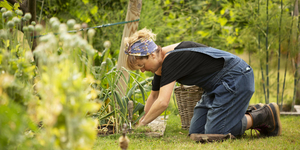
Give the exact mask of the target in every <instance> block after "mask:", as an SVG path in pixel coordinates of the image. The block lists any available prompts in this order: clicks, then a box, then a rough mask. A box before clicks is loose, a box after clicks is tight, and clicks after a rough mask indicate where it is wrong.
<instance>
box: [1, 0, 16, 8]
mask: <svg viewBox="0 0 300 150" xmlns="http://www.w3.org/2000/svg"><path fill="white" fill-rule="evenodd" d="M0 7H4V8H6V9H7V10H12V9H13V7H12V6H11V5H10V4H9V3H8V2H7V0H4V1H1V2H0Z"/></svg>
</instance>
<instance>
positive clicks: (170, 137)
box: [93, 115, 300, 150]
mask: <svg viewBox="0 0 300 150" xmlns="http://www.w3.org/2000/svg"><path fill="white" fill-rule="evenodd" d="M281 124H282V135H281V136H277V137H268V138H258V137H257V136H256V135H255V134H253V136H251V135H250V130H248V131H246V134H245V136H243V137H241V138H239V139H235V140H227V141H224V142H215V143H206V144H201V143H196V142H195V141H192V140H190V139H189V138H188V137H187V134H188V131H187V130H182V129H181V124H180V118H179V116H175V115H170V116H169V120H168V122H167V127H166V131H165V134H164V136H163V137H161V138H150V137H146V136H137V135H129V139H130V143H129V147H128V150H133V149H138V150H140V149H145V150H146V149H147V150H149V149H155V150H175V149H178V150H179V149H180V150H181V149H189V150H196V149H300V116H281ZM119 137H120V135H110V136H106V137H98V139H97V141H96V143H95V145H94V148H93V149H94V150H112V149H120V148H119V145H118V144H119V143H118V138H119Z"/></svg>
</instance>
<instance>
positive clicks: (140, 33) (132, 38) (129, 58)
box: [124, 28, 156, 70]
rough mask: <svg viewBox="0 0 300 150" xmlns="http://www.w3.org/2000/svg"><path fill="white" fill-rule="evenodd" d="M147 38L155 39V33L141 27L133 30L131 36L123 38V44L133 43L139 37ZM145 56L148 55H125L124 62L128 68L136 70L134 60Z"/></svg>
mask: <svg viewBox="0 0 300 150" xmlns="http://www.w3.org/2000/svg"><path fill="white" fill-rule="evenodd" d="M142 38H143V39H148V40H150V39H151V40H153V41H155V40H156V34H154V33H153V32H152V31H151V30H149V29H146V28H143V29H142V30H139V31H137V32H135V33H134V34H133V35H132V36H130V37H126V38H125V39H124V44H125V45H130V46H131V45H133V44H134V43H135V42H137V41H138V40H140V39H142ZM144 58H147V59H148V56H131V55H127V57H126V62H127V67H128V68H129V69H130V70H136V69H137V68H136V60H137V59H144Z"/></svg>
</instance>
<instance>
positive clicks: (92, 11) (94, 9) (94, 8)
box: [91, 6, 98, 15]
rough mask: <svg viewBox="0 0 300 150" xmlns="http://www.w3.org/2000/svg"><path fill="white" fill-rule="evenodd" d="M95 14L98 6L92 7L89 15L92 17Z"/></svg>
mask: <svg viewBox="0 0 300 150" xmlns="http://www.w3.org/2000/svg"><path fill="white" fill-rule="evenodd" d="M97 12H98V6H94V7H93V8H92V9H91V14H92V15H95V14H96V13H97Z"/></svg>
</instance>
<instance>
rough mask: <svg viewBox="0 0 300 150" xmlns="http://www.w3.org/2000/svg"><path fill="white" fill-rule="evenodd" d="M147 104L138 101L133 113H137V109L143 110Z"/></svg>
mask: <svg viewBox="0 0 300 150" xmlns="http://www.w3.org/2000/svg"><path fill="white" fill-rule="evenodd" d="M144 107H145V105H143V104H141V103H138V104H137V105H136V106H135V107H134V110H133V111H132V114H134V113H136V112H137V111H140V110H143V109H144Z"/></svg>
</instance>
